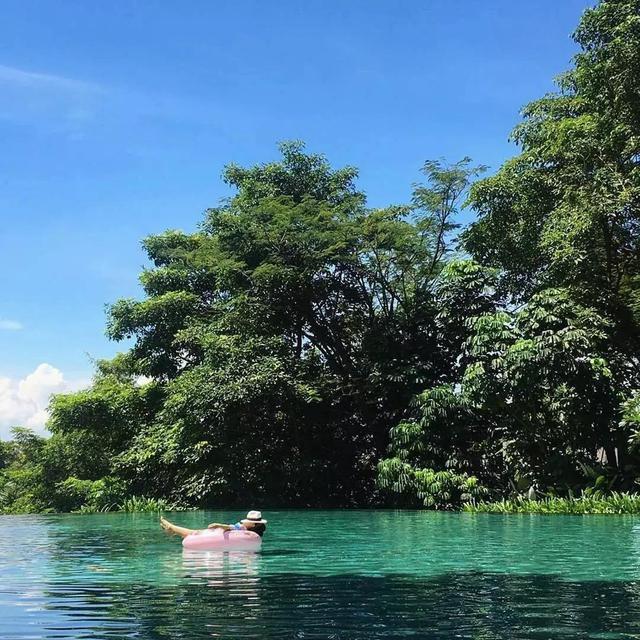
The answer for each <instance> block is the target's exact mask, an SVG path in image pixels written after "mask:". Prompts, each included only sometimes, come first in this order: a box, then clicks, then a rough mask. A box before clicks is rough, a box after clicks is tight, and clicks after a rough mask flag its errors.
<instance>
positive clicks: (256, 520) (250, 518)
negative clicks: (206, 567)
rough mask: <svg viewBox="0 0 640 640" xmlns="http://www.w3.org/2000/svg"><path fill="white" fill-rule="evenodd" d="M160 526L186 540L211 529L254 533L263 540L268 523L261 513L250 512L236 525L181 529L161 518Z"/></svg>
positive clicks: (217, 524)
mask: <svg viewBox="0 0 640 640" xmlns="http://www.w3.org/2000/svg"><path fill="white" fill-rule="evenodd" d="M160 526H161V527H162V528H163V529H164V530H165V531H168V532H169V533H174V534H175V535H178V536H181V537H182V538H186V537H187V536H192V535H200V534H202V533H204V532H206V531H208V530H209V529H219V530H222V531H253V533H257V534H258V535H259V536H260V537H261V538H262V536H263V535H264V532H265V531H266V529H267V521H266V520H263V518H262V514H261V513H260V511H249V513H247V517H246V518H243V519H242V520H240V522H236V523H235V524H221V523H220V522H212V523H211V524H210V525H209V526H208V527H207V529H187V528H186V527H179V526H178V525H175V524H173V523H171V522H169V521H168V520H167V519H165V518H160Z"/></svg>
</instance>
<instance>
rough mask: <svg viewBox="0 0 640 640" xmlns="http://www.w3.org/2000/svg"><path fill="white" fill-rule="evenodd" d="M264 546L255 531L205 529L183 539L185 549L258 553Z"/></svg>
mask: <svg viewBox="0 0 640 640" xmlns="http://www.w3.org/2000/svg"><path fill="white" fill-rule="evenodd" d="M261 545H262V538H261V537H260V536H259V535H258V534H257V533H254V532H253V531H224V530H223V529H205V530H204V531H198V533H192V534H190V535H188V536H186V537H185V538H183V539H182V546H183V547H184V548H185V549H201V550H202V551H208V550H213V549H223V550H224V549H229V550H231V549H233V550H243V551H258V550H259V549H260V546H261Z"/></svg>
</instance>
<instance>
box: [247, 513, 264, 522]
mask: <svg viewBox="0 0 640 640" xmlns="http://www.w3.org/2000/svg"><path fill="white" fill-rule="evenodd" d="M245 520H249V522H258V523H260V524H267V521H266V520H263V519H262V513H261V512H260V511H249V513H247V517H246V518H245Z"/></svg>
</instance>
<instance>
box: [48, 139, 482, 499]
mask: <svg viewBox="0 0 640 640" xmlns="http://www.w3.org/2000/svg"><path fill="white" fill-rule="evenodd" d="M280 150H281V154H282V156H281V159H280V160H278V161H277V162H272V163H268V164H264V165H258V166H254V167H250V168H243V167H238V166H235V165H231V166H229V167H227V168H226V170H225V172H224V180H225V181H226V182H227V183H228V184H229V185H231V186H232V187H233V188H234V190H235V193H234V195H233V196H232V197H231V198H229V199H228V200H227V201H225V202H223V203H222V204H221V205H220V206H219V207H216V208H213V209H210V210H208V211H207V212H206V215H205V219H204V221H203V222H202V224H201V225H200V228H199V230H198V231H197V232H195V233H190V234H187V233H183V232H179V231H168V232H166V233H164V234H161V235H158V236H152V237H150V238H147V239H146V240H145V241H144V248H145V249H146V251H147V254H148V256H149V259H150V262H151V266H150V267H149V268H148V269H146V270H145V271H144V272H143V274H142V276H141V283H142V286H143V288H144V292H145V294H146V295H145V297H144V299H142V300H130V299H128V300H121V301H119V302H117V303H115V304H114V305H113V306H112V307H111V308H110V310H109V318H108V325H107V332H108V335H109V336H110V337H111V338H113V339H114V340H122V339H129V340H132V341H133V346H132V347H131V348H130V349H129V350H128V351H127V352H125V353H123V354H121V355H120V356H118V358H116V359H115V360H113V361H112V362H103V363H100V365H99V368H98V371H97V374H96V379H95V382H94V385H93V387H92V388H91V389H89V390H87V391H82V392H79V393H76V394H71V395H67V396H59V397H57V398H56V399H55V401H54V402H53V404H52V420H51V424H50V427H51V430H52V431H53V434H54V435H53V437H52V438H51V441H50V443H48V444H47V445H46V446H45V450H46V451H51V452H53V451H55V448H56V447H57V448H58V449H59V450H63V449H64V448H65V447H68V448H70V450H71V451H72V453H71V454H70V455H67V456H62V458H61V459H62V460H64V462H61V463H56V464H54V463H53V462H51V460H52V459H53V458H52V457H51V456H49V457H48V458H47V459H48V460H49V463H47V464H46V465H45V470H44V472H45V473H47V474H48V476H49V477H50V478H51V479H52V482H53V483H54V484H56V486H59V487H61V490H62V491H61V494H60V497H59V499H58V501H57V503H56V504H54V505H53V506H54V507H56V508H58V507H59V505H61V504H62V503H63V502H64V501H67V502H68V501H69V497H68V494H69V491H70V490H71V489H74V490H76V489H78V487H79V485H78V484H77V482H76V481H78V482H85V481H92V482H96V481H98V480H100V479H101V478H114V477H117V478H120V479H121V480H122V481H124V482H126V484H127V487H128V491H129V492H132V493H135V494H146V495H152V496H156V497H168V498H171V499H172V500H177V501H179V502H181V503H186V504H194V505H202V504H213V503H220V502H224V503H236V502H243V503H246V502H247V501H248V500H252V499H256V500H257V499H260V500H262V501H265V502H271V503H272V504H364V503H370V502H371V501H374V500H375V492H376V489H375V485H374V483H373V481H374V478H375V465H376V463H377V461H378V459H379V457H380V455H381V454H382V453H383V452H384V451H385V449H386V447H387V445H388V441H389V429H390V427H391V426H392V425H393V424H394V423H396V422H397V421H398V420H399V419H400V418H401V417H402V416H403V415H404V413H405V411H406V408H407V406H408V404H409V403H410V402H411V398H412V397H413V395H414V394H415V393H416V392H417V391H419V390H420V389H421V388H422V387H423V385H424V384H425V383H429V382H434V383H435V382H437V381H441V380H448V379H449V378H450V376H451V371H452V369H453V368H455V366H456V363H455V357H456V354H457V351H458V349H459V342H460V341H461V340H462V339H463V338H464V335H466V330H465V328H464V319H463V318H462V316H461V312H462V310H461V309H459V308H457V309H455V312H454V311H453V310H452V314H451V317H450V319H449V326H450V328H451V331H450V332H448V333H447V332H445V331H443V323H442V321H441V320H440V319H439V314H440V312H441V310H442V309H441V305H440V303H439V301H438V299H437V290H438V289H437V287H436V282H437V281H438V279H439V278H440V274H441V272H442V269H443V268H444V267H445V265H446V264H447V262H448V260H449V259H450V257H451V254H452V251H453V245H452V241H453V238H454V235H455V231H456V222H455V217H456V214H457V213H458V210H459V208H460V206H461V205H462V202H463V201H464V199H465V197H466V195H467V190H468V187H469V185H470V181H471V180H472V178H473V177H474V176H476V175H477V174H478V173H480V172H481V171H482V167H474V166H472V164H471V162H470V160H469V159H467V158H465V159H463V160H462V161H460V162H459V163H456V164H454V165H446V164H444V163H442V162H427V163H425V165H424V167H423V174H424V177H425V181H424V183H421V184H418V185H416V186H415V187H414V191H413V197H412V200H411V201H410V202H409V203H408V204H406V205H402V206H391V207H388V208H384V209H371V208H368V207H367V206H366V200H365V196H364V194H363V193H361V192H360V191H358V189H357V188H356V186H355V179H356V175H357V174H356V171H355V170H354V169H352V168H344V169H334V168H332V167H331V166H330V165H329V164H328V162H327V161H326V159H325V158H324V157H323V156H320V155H316V154H309V153H306V151H305V149H304V146H303V145H302V144H301V143H285V144H283V145H281V147H280ZM449 302H450V303H451V304H449ZM449 302H445V306H446V305H447V304H449V306H451V307H453V306H456V304H457V303H458V302H460V301H459V300H453V299H452V300H451V301H449ZM472 304H473V303H472ZM54 458H55V456H54ZM67 478H72V479H73V480H72V481H69V482H67ZM66 482H67V484H65V483H66ZM82 487H84V485H82ZM82 487H80V488H82ZM76 493H77V491H76ZM74 495H75V494H74ZM72 497H73V496H72ZM53 502H56V501H55V500H53Z"/></svg>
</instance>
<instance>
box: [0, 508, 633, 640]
mask: <svg viewBox="0 0 640 640" xmlns="http://www.w3.org/2000/svg"><path fill="white" fill-rule="evenodd" d="M241 515H242V514H239V513H233V512H226V513H223V512H193V513H187V514H184V513H182V514H171V516H170V518H171V519H172V520H173V521H175V522H177V523H180V524H185V525H186V526H191V527H199V526H203V525H206V523H208V522H211V521H213V520H217V521H220V520H223V521H224V520H229V519H232V520H236V519H237V518H238V517H239V516H241ZM265 515H266V517H268V518H269V521H270V525H269V530H268V532H267V534H266V535H265V540H264V544H263V550H262V552H261V553H258V554H247V553H237V552H236V553H229V554H220V553H213V552H209V553H193V552H192V553H183V551H182V547H181V545H180V542H179V539H178V538H169V537H167V536H166V535H165V534H164V533H163V532H162V531H161V530H160V528H159V526H158V523H157V518H156V517H155V516H152V515H147V514H144V515H142V514H141V515H125V514H105V515H95V516H82V515H65V516H4V517H0V638H1V639H3V640H4V639H7V640H9V639H15V638H29V639H39V638H74V639H76V638H92V639H100V638H137V639H139V640H150V639H156V638H157V639H164V640H166V639H173V638H176V639H177V638H181V639H184V640H191V639H198V638H236V639H240V638H336V639H346V638H349V639H352V638H362V639H365V638H366V639H369V638H415V639H418V638H447V639H448V638H473V639H476V640H493V639H498V638H500V639H502V638H504V639H510V640H512V639H515V638H536V639H544V638H567V639H572V638H608V639H611V638H640V519H639V518H632V517H623V516H603V517H600V516H587V517H563V516H504V517H503V516H490V515H471V514H440V513H432V512H417V511H308V512H307V511H279V512H269V513H266V514H265Z"/></svg>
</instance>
